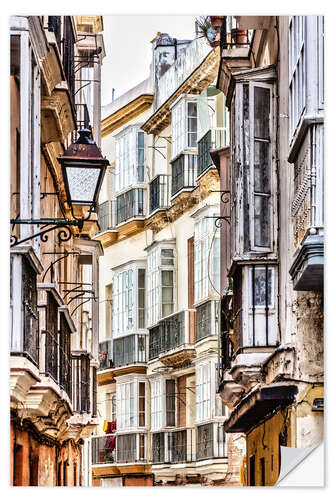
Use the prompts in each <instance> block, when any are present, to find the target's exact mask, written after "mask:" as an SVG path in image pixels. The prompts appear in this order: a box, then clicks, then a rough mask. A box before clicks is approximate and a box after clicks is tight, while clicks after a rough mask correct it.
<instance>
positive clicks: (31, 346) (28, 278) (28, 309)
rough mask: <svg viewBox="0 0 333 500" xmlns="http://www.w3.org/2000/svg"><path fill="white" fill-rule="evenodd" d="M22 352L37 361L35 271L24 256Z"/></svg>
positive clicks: (37, 323) (37, 324) (37, 335)
mask: <svg viewBox="0 0 333 500" xmlns="http://www.w3.org/2000/svg"><path fill="white" fill-rule="evenodd" d="M22 287H23V289H22V294H23V296H22V304H23V354H24V355H26V356H27V357H28V358H29V359H30V360H31V361H32V362H33V363H35V364H36V365H38V363H39V316H38V310H37V279H36V273H35V271H34V270H33V269H32V267H31V266H30V264H29V261H28V259H27V258H26V257H23V258H22Z"/></svg>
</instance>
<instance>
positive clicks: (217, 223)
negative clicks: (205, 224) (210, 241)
mask: <svg viewBox="0 0 333 500" xmlns="http://www.w3.org/2000/svg"><path fill="white" fill-rule="evenodd" d="M205 219H215V221H214V224H215V227H217V228H221V221H222V220H225V221H226V222H227V223H228V224H229V226H230V215H215V216H213V215H212V216H208V215H206V217H205Z"/></svg>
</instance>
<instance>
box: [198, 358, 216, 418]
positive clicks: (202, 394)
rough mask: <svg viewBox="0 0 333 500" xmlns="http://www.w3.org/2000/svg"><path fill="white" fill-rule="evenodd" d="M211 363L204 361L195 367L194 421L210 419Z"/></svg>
mask: <svg viewBox="0 0 333 500" xmlns="http://www.w3.org/2000/svg"><path fill="white" fill-rule="evenodd" d="M212 382H213V378H212V362H211V361H208V362H207V361H206V362H204V363H200V364H198V365H196V367H195V421H196V423H198V422H204V421H206V420H210V419H211V410H212V401H213V400H212Z"/></svg>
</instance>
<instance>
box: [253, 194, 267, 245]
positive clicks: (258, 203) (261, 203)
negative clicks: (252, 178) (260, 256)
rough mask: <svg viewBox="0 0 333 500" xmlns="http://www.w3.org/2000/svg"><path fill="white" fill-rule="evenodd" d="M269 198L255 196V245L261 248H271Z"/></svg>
mask: <svg viewBox="0 0 333 500" xmlns="http://www.w3.org/2000/svg"><path fill="white" fill-rule="evenodd" d="M269 220H270V210H269V198H268V197H267V196H254V244H255V246H259V247H269V246H270V238H269V231H270V227H269Z"/></svg>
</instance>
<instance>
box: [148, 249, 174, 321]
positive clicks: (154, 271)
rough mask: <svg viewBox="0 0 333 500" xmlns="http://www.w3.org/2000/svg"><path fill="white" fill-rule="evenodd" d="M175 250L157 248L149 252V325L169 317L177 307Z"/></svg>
mask: <svg viewBox="0 0 333 500" xmlns="http://www.w3.org/2000/svg"><path fill="white" fill-rule="evenodd" d="M174 252H175V249H174V247H173V246H163V247H161V246H156V247H155V248H152V249H151V250H150V251H149V252H148V258H147V263H148V283H147V286H148V293H147V296H148V324H149V325H151V324H153V323H156V322H157V321H159V320H160V319H161V318H164V317H165V316H169V315H170V314H172V313H173V312H174V307H175V253H174Z"/></svg>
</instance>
